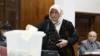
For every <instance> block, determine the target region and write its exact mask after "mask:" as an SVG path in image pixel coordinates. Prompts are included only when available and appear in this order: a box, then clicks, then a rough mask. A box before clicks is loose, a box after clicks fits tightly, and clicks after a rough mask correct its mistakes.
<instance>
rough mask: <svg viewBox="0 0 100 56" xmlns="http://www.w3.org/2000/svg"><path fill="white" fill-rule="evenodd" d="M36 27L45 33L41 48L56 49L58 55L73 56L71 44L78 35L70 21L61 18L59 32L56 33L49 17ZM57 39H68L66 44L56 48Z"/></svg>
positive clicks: (75, 40)
mask: <svg viewBox="0 0 100 56" xmlns="http://www.w3.org/2000/svg"><path fill="white" fill-rule="evenodd" d="M37 27H38V29H39V31H44V32H45V33H46V36H45V37H44V38H43V45H42V50H57V51H58V52H59V53H60V56H74V50H73V44H75V43H76V42H77V41H78V35H77V34H76V32H75V29H74V27H73V25H72V23H71V22H70V21H67V20H63V22H62V25H61V27H60V30H59V33H57V31H56V29H55V26H54V24H53V23H52V22H51V21H50V20H49V19H46V20H44V21H43V22H42V23H41V24H40V25H38V26H37ZM59 39H65V40H68V45H67V46H66V47H63V48H58V47H57V46H56V44H57V43H58V40H59Z"/></svg>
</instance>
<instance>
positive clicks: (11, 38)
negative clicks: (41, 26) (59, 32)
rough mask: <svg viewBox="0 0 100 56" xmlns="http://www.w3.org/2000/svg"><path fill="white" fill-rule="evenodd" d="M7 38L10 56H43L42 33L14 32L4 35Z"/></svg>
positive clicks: (43, 34)
mask: <svg viewBox="0 0 100 56" xmlns="http://www.w3.org/2000/svg"><path fill="white" fill-rule="evenodd" d="M4 35H5V36H6V37H7V54H8V56H41V48H42V39H43V36H45V33H44V32H41V31H30V30H29V31H28V30H12V31H8V32H6V33H5V34H4Z"/></svg>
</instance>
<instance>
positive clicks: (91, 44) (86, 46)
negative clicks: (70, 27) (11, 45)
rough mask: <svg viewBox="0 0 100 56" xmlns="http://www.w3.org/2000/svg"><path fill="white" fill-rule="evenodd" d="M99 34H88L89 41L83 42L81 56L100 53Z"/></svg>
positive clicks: (92, 32)
mask: <svg viewBox="0 0 100 56" xmlns="http://www.w3.org/2000/svg"><path fill="white" fill-rule="evenodd" d="M96 39H97V33H96V32H95V31H90V32H89V33H88V38H87V40H83V41H82V42H81V45H80V47H79V55H82V54H85V53H86V52H93V51H97V52H98V51H99V52H100V42H98V41H96Z"/></svg>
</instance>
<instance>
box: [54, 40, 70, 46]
mask: <svg viewBox="0 0 100 56" xmlns="http://www.w3.org/2000/svg"><path fill="white" fill-rule="evenodd" d="M58 41H59V43H57V44H56V45H57V46H58V47H59V48H63V47H65V46H66V45H67V44H68V40H65V39H60V40H58Z"/></svg>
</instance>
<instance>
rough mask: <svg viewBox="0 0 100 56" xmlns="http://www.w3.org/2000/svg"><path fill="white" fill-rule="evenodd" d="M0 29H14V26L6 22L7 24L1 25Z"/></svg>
mask: <svg viewBox="0 0 100 56" xmlns="http://www.w3.org/2000/svg"><path fill="white" fill-rule="evenodd" d="M0 29H2V30H12V27H11V25H10V24H8V23H5V24H3V25H1V26H0Z"/></svg>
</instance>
